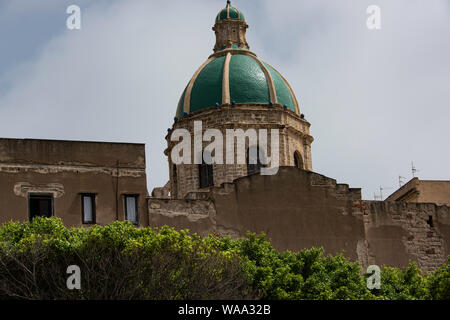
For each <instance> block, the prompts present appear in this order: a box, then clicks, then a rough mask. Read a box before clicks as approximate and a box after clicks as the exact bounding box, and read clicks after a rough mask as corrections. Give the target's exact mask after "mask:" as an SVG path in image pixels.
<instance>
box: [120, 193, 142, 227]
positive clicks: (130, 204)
mask: <svg viewBox="0 0 450 320" xmlns="http://www.w3.org/2000/svg"><path fill="white" fill-rule="evenodd" d="M138 198H139V196H138V195H134V194H130V195H125V196H124V201H125V219H126V220H128V221H130V222H131V223H133V224H135V225H138V224H139V212H138Z"/></svg>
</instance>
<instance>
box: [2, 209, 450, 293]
mask: <svg viewBox="0 0 450 320" xmlns="http://www.w3.org/2000/svg"><path fill="white" fill-rule="evenodd" d="M69 265H77V266H79V267H80V269H81V289H80V290H69V289H67V287H66V280H67V277H68V276H69V275H68V274H67V273H66V269H67V267H68V266H69ZM366 278H367V276H366V275H364V274H363V271H362V269H361V267H360V265H359V264H358V263H356V262H349V261H348V260H347V259H346V258H345V257H344V256H343V255H342V254H339V255H336V256H331V255H324V252H323V250H322V249H321V248H311V249H307V250H302V251H300V252H296V253H294V252H290V251H285V252H279V251H277V250H275V249H274V248H273V247H272V245H271V244H270V242H269V241H268V240H267V239H266V237H265V236H264V235H263V234H260V235H256V234H252V233H249V234H248V236H247V237H246V238H242V239H236V240H233V239H231V238H229V237H217V236H213V235H211V236H209V237H206V238H202V237H199V236H198V235H195V234H194V235H192V234H189V232H188V231H180V232H177V231H175V230H173V229H172V228H169V227H162V228H160V229H156V228H140V229H139V228H135V227H134V226H133V225H132V224H131V223H129V222H114V223H112V224H110V225H107V226H104V227H101V226H93V227H92V228H90V229H88V230H84V229H81V228H71V229H68V228H65V227H64V225H63V223H62V221H61V220H60V219H57V218H39V217H38V218H35V219H34V220H33V221H32V222H26V223H17V222H10V223H7V224H5V225H3V226H1V227H0V298H3V299H5V298H18V299H260V298H262V299H450V266H449V265H445V266H443V267H441V268H440V269H437V270H435V272H433V273H430V274H427V273H425V272H423V271H422V270H420V269H419V268H418V267H417V264H415V263H412V264H411V265H410V266H409V267H408V268H406V269H404V270H402V269H399V268H389V267H383V269H382V273H381V288H380V289H373V290H369V289H367V286H366Z"/></svg>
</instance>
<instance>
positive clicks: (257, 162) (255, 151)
mask: <svg viewBox="0 0 450 320" xmlns="http://www.w3.org/2000/svg"><path fill="white" fill-rule="evenodd" d="M260 153H261V152H260V149H259V148H258V147H256V146H253V147H249V148H248V149H247V174H248V175H252V174H256V173H260V172H261V168H262V167H264V165H263V164H262V162H263V161H261V154H260ZM263 157H264V156H263Z"/></svg>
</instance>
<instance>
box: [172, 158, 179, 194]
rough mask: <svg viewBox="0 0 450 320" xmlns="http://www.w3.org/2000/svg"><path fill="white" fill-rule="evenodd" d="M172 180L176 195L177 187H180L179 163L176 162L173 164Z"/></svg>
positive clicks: (173, 191)
mask: <svg viewBox="0 0 450 320" xmlns="http://www.w3.org/2000/svg"><path fill="white" fill-rule="evenodd" d="M172 181H173V190H172V193H173V194H174V195H176V194H177V189H178V173H177V165H176V164H174V165H173V166H172Z"/></svg>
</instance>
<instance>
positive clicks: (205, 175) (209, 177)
mask: <svg viewBox="0 0 450 320" xmlns="http://www.w3.org/2000/svg"><path fill="white" fill-rule="evenodd" d="M208 162H209V161H208ZM198 173H199V182H200V189H202V188H207V187H211V186H214V168H213V165H212V164H207V163H206V162H205V160H204V159H203V158H202V164H199V165H198Z"/></svg>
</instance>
